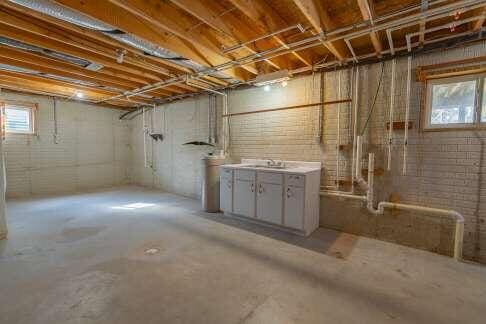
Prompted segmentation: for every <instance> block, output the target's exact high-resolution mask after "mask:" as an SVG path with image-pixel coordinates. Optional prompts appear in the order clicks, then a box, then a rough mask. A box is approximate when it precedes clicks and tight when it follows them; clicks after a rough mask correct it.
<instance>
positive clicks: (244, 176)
mask: <svg viewBox="0 0 486 324" xmlns="http://www.w3.org/2000/svg"><path fill="white" fill-rule="evenodd" d="M235 179H237V180H248V181H255V171H250V170H238V169H237V170H235Z"/></svg>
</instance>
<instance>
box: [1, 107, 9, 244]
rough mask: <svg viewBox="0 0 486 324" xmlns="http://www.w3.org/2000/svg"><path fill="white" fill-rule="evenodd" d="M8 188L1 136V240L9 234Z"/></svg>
mask: <svg viewBox="0 0 486 324" xmlns="http://www.w3.org/2000/svg"><path fill="white" fill-rule="evenodd" d="M0 106H1V105H0ZM2 118H3V116H2ZM2 118H0V122H2ZM6 188H7V180H6V172H5V159H4V155H3V138H2V136H1V134H0V240H3V239H6V238H7V234H8V229H7V220H6V213H5V205H6V202H5V192H6Z"/></svg>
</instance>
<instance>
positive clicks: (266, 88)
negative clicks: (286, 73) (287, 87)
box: [263, 84, 270, 92]
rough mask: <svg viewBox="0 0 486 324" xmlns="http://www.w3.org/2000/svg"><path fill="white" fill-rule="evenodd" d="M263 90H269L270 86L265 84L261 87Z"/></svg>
mask: <svg viewBox="0 0 486 324" xmlns="http://www.w3.org/2000/svg"><path fill="white" fill-rule="evenodd" d="M263 90H265V91H267V92H268V91H270V86H269V85H268V84H267V85H266V86H264V87H263Z"/></svg>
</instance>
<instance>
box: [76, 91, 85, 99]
mask: <svg viewBox="0 0 486 324" xmlns="http://www.w3.org/2000/svg"><path fill="white" fill-rule="evenodd" d="M76 97H78V98H80V99H81V98H83V97H84V94H83V93H82V92H81V91H76Z"/></svg>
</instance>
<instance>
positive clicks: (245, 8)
mask: <svg viewBox="0 0 486 324" xmlns="http://www.w3.org/2000/svg"><path fill="white" fill-rule="evenodd" d="M230 1H231V3H232V4H233V5H234V6H235V7H236V8H238V10H240V11H241V12H243V13H244V14H245V15H246V16H247V17H249V18H250V19H252V20H253V21H254V22H255V23H256V24H257V26H258V28H259V29H260V30H261V31H262V32H263V33H271V32H275V31H277V30H279V29H282V28H283V27H286V26H287V25H288V24H287V23H286V22H285V20H284V19H282V17H280V16H279V15H278V14H277V13H275V12H274V10H273V9H272V7H270V6H269V5H268V4H267V3H266V2H265V1H247V0H230ZM272 38H273V39H274V40H275V41H276V42H277V43H278V44H280V45H283V44H286V42H287V41H286V39H285V38H284V37H282V36H277V35H276V36H273V37H272ZM292 55H293V56H295V57H296V58H297V59H299V60H300V61H301V62H303V63H304V64H305V65H311V62H310V61H311V59H310V58H309V57H306V56H305V54H303V53H298V52H295V51H292Z"/></svg>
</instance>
